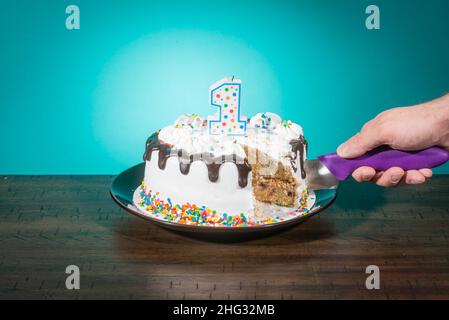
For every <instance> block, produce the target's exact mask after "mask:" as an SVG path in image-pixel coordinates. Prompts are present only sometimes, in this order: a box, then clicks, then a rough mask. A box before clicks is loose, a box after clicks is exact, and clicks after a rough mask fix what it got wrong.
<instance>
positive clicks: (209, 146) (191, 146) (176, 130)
mask: <svg viewBox="0 0 449 320" xmlns="http://www.w3.org/2000/svg"><path fill="white" fill-rule="evenodd" d="M265 119H270V120H265ZM262 122H263V123H264V124H263V125H261V123H262ZM199 123H201V124H202V126H201V127H198V125H199ZM183 124H184V125H183ZM194 128H195V129H194ZM300 135H302V128H301V127H300V126H299V125H298V124H296V123H293V122H291V121H282V119H281V117H279V116H278V115H277V114H274V113H269V112H267V113H258V114H257V115H256V116H254V117H253V118H251V120H250V123H249V126H248V129H247V132H246V135H245V136H226V135H209V134H208V130H207V123H205V122H204V121H203V120H202V118H201V117H200V116H198V115H193V116H192V115H185V116H182V117H180V118H178V119H177V120H176V122H175V124H174V125H170V126H167V127H165V128H163V129H162V130H161V131H160V132H159V139H160V140H162V141H163V142H165V143H167V144H170V145H172V146H173V147H174V149H177V150H179V149H182V150H184V151H186V152H188V153H190V154H194V153H212V154H213V155H214V156H222V155H231V154H236V155H237V156H240V157H245V152H244V148H243V146H245V145H247V146H250V147H254V148H257V149H259V150H261V151H263V152H265V153H267V154H268V155H270V156H271V157H272V158H274V159H280V160H282V159H283V158H284V157H287V156H290V155H291V148H292V147H291V145H290V141H291V140H293V139H298V138H299V136H300Z"/></svg>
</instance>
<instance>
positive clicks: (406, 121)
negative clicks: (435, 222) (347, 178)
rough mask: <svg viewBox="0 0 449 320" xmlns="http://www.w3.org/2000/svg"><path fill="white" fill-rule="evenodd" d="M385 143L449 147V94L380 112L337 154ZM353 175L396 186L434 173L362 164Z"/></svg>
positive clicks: (356, 152) (352, 155) (407, 148)
mask: <svg viewBox="0 0 449 320" xmlns="http://www.w3.org/2000/svg"><path fill="white" fill-rule="evenodd" d="M381 145H389V146H390V147H391V148H393V149H399V150H404V151H415V150H422V149H426V148H429V147H432V146H441V147H443V148H446V149H447V150H449V95H446V96H444V97H442V98H439V99H436V100H433V101H430V102H427V103H424V104H421V105H417V106H412V107H401V108H394V109H390V110H387V111H384V112H382V113H380V114H379V115H378V116H377V117H375V118H374V119H373V120H371V121H369V122H367V123H366V124H365V125H364V126H363V127H362V129H361V130H360V132H359V133H357V134H356V135H355V136H353V137H352V138H350V139H349V140H348V141H346V142H345V143H343V144H342V145H340V146H339V147H338V149H337V154H338V155H339V156H340V157H343V158H355V157H359V156H361V155H363V154H365V153H366V152H368V151H370V150H372V149H374V148H376V147H378V146H381ZM352 176H353V177H354V179H355V180H356V181H358V182H365V181H372V182H374V183H376V184H377V185H380V186H383V187H393V186H396V185H398V184H401V183H407V184H419V183H423V182H425V181H426V179H428V178H430V177H432V170H431V169H429V168H422V169H420V170H408V171H404V170H403V169H401V168H399V167H393V168H390V169H388V170H386V171H384V172H376V171H375V170H374V169H373V168H371V167H360V168H358V169H357V170H355V171H354V172H353V173H352Z"/></svg>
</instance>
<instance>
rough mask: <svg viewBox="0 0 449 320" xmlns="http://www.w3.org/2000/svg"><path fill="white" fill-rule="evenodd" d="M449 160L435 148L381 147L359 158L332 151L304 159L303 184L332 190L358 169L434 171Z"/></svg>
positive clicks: (442, 150) (318, 188)
mask: <svg viewBox="0 0 449 320" xmlns="http://www.w3.org/2000/svg"><path fill="white" fill-rule="evenodd" d="M448 160H449V152H447V151H446V150H444V149H442V148H439V147H431V148H428V149H425V150H420V151H401V150H395V149H391V148H390V147H386V146H382V147H379V148H377V149H374V150H372V151H370V152H368V153H366V154H364V155H363V156H360V157H358V158H354V159H344V158H341V157H339V156H338V155H337V154H336V153H335V152H334V153H330V154H327V155H324V156H320V157H318V159H317V160H308V161H306V164H305V169H306V172H307V183H308V186H309V188H310V189H311V190H322V189H336V188H337V187H338V182H339V181H343V180H346V179H347V178H348V177H349V176H350V175H351V173H352V172H353V171H354V170H355V169H357V168H360V167H363V166H368V167H372V168H374V169H375V170H377V171H385V170H387V169H389V168H392V167H400V168H402V169H404V170H413V169H422V168H429V169H431V168H435V167H438V166H440V165H442V164H444V163H446V162H447V161H448Z"/></svg>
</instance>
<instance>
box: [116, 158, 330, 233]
mask: <svg viewBox="0 0 449 320" xmlns="http://www.w3.org/2000/svg"><path fill="white" fill-rule="evenodd" d="M142 165H145V162H142V163H140V164H137V165H134V166H132V167H129V168H128V169H126V170H124V171H122V172H120V173H119V174H118V175H116V176H115V177H114V179H113V180H112V182H111V184H110V188H109V194H110V195H111V197H112V199H113V200H114V201H115V202H116V203H117V204H118V205H119V206H120V207H121V208H122V209H124V210H126V211H127V212H129V213H131V214H132V215H134V216H136V217H139V218H141V219H143V220H145V221H149V222H153V223H155V224H157V225H160V226H163V227H166V228H169V229H172V230H177V231H188V232H197V233H201V232H206V233H213V232H216V233H240V232H245V233H246V232H248V233H250V232H256V231H268V230H275V229H280V228H287V227H289V226H294V225H296V224H298V223H300V222H304V221H306V220H308V219H310V218H311V217H313V216H315V215H316V214H318V213H320V212H321V211H323V210H325V209H326V208H328V207H329V206H330V205H331V204H332V203H333V202H334V201H335V199H336V198H337V195H338V192H337V189H329V190H334V191H335V193H334V194H333V196H332V198H330V199H329V200H328V201H327V202H326V203H325V204H324V205H320V206H316V203H317V202H318V201H317V200H318V196H317V195H316V193H315V197H316V198H317V199H316V200H315V203H314V204H313V206H312V209H311V211H310V212H309V213H308V214H307V215H304V216H298V217H295V218H292V219H289V220H286V221H278V222H274V223H269V224H263V225H254V226H242V227H227V226H208V225H206V226H205V225H189V224H181V223H175V222H170V221H164V220H160V219H156V218H153V217H151V216H147V215H144V214H143V213H141V212H140V211H139V209H138V208H137V207H135V205H134V203H133V201H132V200H131V202H130V203H131V204H132V206H133V207H134V208H130V207H129V206H128V205H126V204H124V203H122V201H121V200H120V199H119V198H118V197H117V196H116V194H115V193H114V192H113V186H114V184H115V183H116V181H117V179H119V178H120V176H121V175H122V174H123V173H125V172H128V171H130V170H132V169H135V168H138V167H140V166H142ZM142 178H143V177H142ZM138 187H139V185H137V186H130V188H131V190H133V191H132V194H134V192H135V190H136V189H137V188H138ZM311 191H313V190H311Z"/></svg>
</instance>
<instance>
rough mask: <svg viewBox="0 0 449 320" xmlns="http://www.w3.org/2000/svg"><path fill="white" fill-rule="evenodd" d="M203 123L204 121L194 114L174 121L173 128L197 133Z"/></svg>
mask: <svg viewBox="0 0 449 320" xmlns="http://www.w3.org/2000/svg"><path fill="white" fill-rule="evenodd" d="M203 123H204V119H203V117H202V116H200V115H198V114H195V113H192V114H190V113H188V114H185V115H182V116H180V117H179V118H178V119H176V121H175V127H188V128H191V129H193V130H194V131H198V130H201V128H202V127H203Z"/></svg>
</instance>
